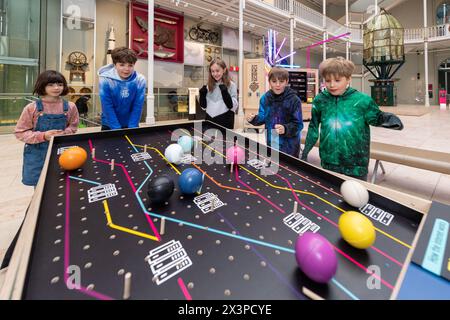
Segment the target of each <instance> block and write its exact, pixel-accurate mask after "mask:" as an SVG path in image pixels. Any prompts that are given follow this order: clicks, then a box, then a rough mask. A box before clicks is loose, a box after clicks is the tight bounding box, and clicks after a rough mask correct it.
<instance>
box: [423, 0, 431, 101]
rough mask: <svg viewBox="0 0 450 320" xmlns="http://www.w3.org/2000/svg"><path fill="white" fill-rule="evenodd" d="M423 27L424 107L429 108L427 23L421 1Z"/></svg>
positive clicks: (425, 8) (425, 0) (425, 9)
mask: <svg viewBox="0 0 450 320" xmlns="http://www.w3.org/2000/svg"><path fill="white" fill-rule="evenodd" d="M423 27H424V30H425V39H424V40H425V41H424V44H423V45H424V50H423V57H424V63H425V71H424V73H425V107H429V106H430V97H429V96H428V32H427V27H428V21H427V0H423Z"/></svg>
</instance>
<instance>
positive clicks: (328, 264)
mask: <svg viewBox="0 0 450 320" xmlns="http://www.w3.org/2000/svg"><path fill="white" fill-rule="evenodd" d="M295 258H296V259H297V263H298V266H299V267H300V269H301V270H302V271H303V272H304V273H305V274H306V275H307V276H308V277H309V278H310V279H312V280H314V281H316V282H319V283H327V282H328V281H330V279H331V278H333V276H334V275H335V274H336V270H337V257H336V253H335V252H334V248H333V246H332V245H331V243H330V242H329V241H328V240H327V239H325V238H324V237H323V236H321V235H320V234H318V233H313V232H305V233H304V234H303V235H300V236H299V237H298V238H297V242H296V244H295Z"/></svg>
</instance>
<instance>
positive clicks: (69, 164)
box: [58, 147, 87, 170]
mask: <svg viewBox="0 0 450 320" xmlns="http://www.w3.org/2000/svg"><path fill="white" fill-rule="evenodd" d="M86 160H87V153H86V150H84V149H83V148H80V147H72V148H69V149H67V150H64V152H63V153H62V154H61V155H60V156H59V161H58V162H59V165H60V166H61V167H62V168H63V169H65V170H75V169H78V168H80V167H81V166H82V165H83V164H84V163H85V162H86Z"/></svg>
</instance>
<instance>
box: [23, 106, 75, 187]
mask: <svg viewBox="0 0 450 320" xmlns="http://www.w3.org/2000/svg"><path fill="white" fill-rule="evenodd" d="M63 106H64V110H63V111H64V112H63V113H61V114H46V113H44V106H43V105H42V100H41V99H38V100H37V101H36V110H37V112H39V117H38V120H37V124H36V128H34V129H33V131H40V132H45V131H48V130H64V129H66V124H67V112H68V110H69V103H68V102H67V101H66V100H63ZM48 144H49V143H48V141H45V142H41V143H35V144H28V143H26V144H25V148H24V150H23V170H22V183H23V184H25V185H27V186H36V185H37V183H38V180H39V176H40V175H41V171H42V167H43V166H44V161H45V156H46V155H47V149H48Z"/></svg>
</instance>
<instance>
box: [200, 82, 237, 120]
mask: <svg viewBox="0 0 450 320" xmlns="http://www.w3.org/2000/svg"><path fill="white" fill-rule="evenodd" d="M220 84H222V82H216V85H215V87H214V90H213V91H209V90H208V93H207V94H206V113H207V114H209V116H210V117H212V118H214V117H217V116H219V115H221V114H224V113H225V112H227V111H228V110H231V111H233V112H236V110H237V108H238V106H239V102H238V95H237V87H236V84H235V83H234V82H233V81H231V83H230V86H229V87H228V93H229V94H230V96H231V100H232V101H233V108H231V109H228V108H227V106H226V104H225V102H223V98H222V93H221V92H220V88H219V85H220Z"/></svg>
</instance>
